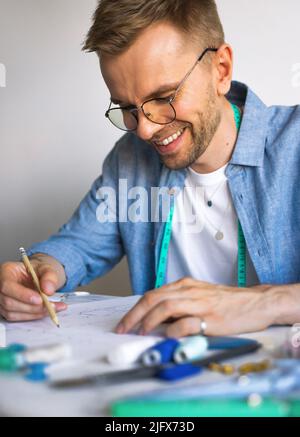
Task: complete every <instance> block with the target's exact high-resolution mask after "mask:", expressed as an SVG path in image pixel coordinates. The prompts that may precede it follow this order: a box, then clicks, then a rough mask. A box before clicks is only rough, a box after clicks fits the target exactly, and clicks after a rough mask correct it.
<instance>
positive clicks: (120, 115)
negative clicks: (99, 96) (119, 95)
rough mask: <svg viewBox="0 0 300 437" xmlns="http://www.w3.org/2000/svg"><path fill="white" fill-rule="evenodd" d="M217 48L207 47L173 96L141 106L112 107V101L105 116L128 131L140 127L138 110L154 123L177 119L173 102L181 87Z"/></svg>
mask: <svg viewBox="0 0 300 437" xmlns="http://www.w3.org/2000/svg"><path fill="white" fill-rule="evenodd" d="M217 51H218V49H216V48H207V49H205V50H204V52H203V53H201V55H200V56H199V57H198V59H197V61H196V62H195V64H194V65H193V66H192V68H191V69H190V70H189V71H188V72H187V74H186V75H185V76H184V78H183V79H182V81H181V82H180V84H179V85H178V87H177V89H176V90H175V92H174V93H173V94H172V96H169V97H161V98H154V99H150V100H147V101H146V102H144V103H143V104H142V105H141V106H139V107H137V106H134V105H128V106H123V107H122V106H118V107H117V108H112V107H111V106H112V105H113V102H112V101H111V102H110V105H109V108H108V110H107V111H106V113H105V117H106V118H108V119H109V120H110V122H111V123H112V124H113V125H114V126H115V127H117V128H118V129H121V130H123V131H126V132H132V131H135V130H136V129H137V127H138V116H137V114H138V112H139V111H142V112H143V114H144V116H145V117H146V118H147V119H148V120H150V121H152V122H153V123H156V124H160V125H165V124H170V123H172V122H173V121H174V120H175V119H176V111H175V108H174V106H173V104H172V103H173V102H174V100H175V99H176V96H177V94H178V92H179V90H180V89H181V87H182V85H183V84H184V82H185V81H186V80H187V79H188V77H189V76H190V74H191V73H192V72H193V70H194V68H195V67H196V65H197V64H198V62H200V61H201V60H202V58H203V57H204V56H205V55H206V53H207V52H217Z"/></svg>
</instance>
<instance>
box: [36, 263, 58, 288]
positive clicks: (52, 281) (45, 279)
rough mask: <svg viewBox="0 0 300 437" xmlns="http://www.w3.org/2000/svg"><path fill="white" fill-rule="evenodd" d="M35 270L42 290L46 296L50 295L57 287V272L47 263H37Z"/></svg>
mask: <svg viewBox="0 0 300 437" xmlns="http://www.w3.org/2000/svg"><path fill="white" fill-rule="evenodd" d="M36 271H37V275H38V277H39V279H40V286H41V289H42V291H43V292H44V293H45V294H47V295H48V296H52V295H53V294H54V293H55V292H56V291H57V290H58V288H59V278H58V274H57V272H56V271H55V270H53V268H52V267H49V266H48V265H47V264H38V265H37V267H36Z"/></svg>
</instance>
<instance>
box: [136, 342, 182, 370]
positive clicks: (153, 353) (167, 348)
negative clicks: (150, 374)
mask: <svg viewBox="0 0 300 437" xmlns="http://www.w3.org/2000/svg"><path fill="white" fill-rule="evenodd" d="M179 344H180V343H179V341H178V340H176V339H175V338H169V339H168V340H164V341H162V342H161V343H158V344H157V345H156V346H153V347H151V348H150V349H148V350H146V351H145V352H144V353H143V354H142V356H141V361H142V363H143V364H144V366H155V365H156V364H163V363H168V362H170V361H172V360H173V354H174V351H175V350H176V348H177V347H178V346H179Z"/></svg>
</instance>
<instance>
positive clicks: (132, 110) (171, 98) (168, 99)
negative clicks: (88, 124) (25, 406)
mask: <svg viewBox="0 0 300 437" xmlns="http://www.w3.org/2000/svg"><path fill="white" fill-rule="evenodd" d="M218 50H219V49H217V48H214V47H208V48H206V49H205V50H204V51H203V52H202V53H201V55H200V56H198V58H197V60H196V62H195V63H194V65H193V66H192V68H190V70H189V71H188V72H187V74H186V75H185V76H184V78H183V79H182V80H181V81H180V83H179V85H178V87H177V88H176V90H175V91H174V93H173V94H172V96H169V97H156V98H152V99H148V100H146V101H145V102H143V103H142V104H141V105H140V106H134V105H128V106H118V107H116V108H111V105H113V102H112V101H110V105H109V108H108V110H107V111H106V112H105V117H106V118H108V119H109V121H110V122H111V123H112V124H113V125H114V126H115V127H116V128H117V129H120V130H122V131H124V132H134V131H135V130H136V129H137V127H138V122H139V121H138V117H137V113H138V112H139V111H142V112H143V114H144V116H145V117H146V118H147V120H149V121H151V122H152V123H154V124H159V125H162V126H164V125H167V124H170V123H173V121H174V120H175V119H176V117H177V114H176V109H175V108H174V106H173V105H172V103H173V102H174V100H175V99H176V96H177V94H178V92H179V91H180V89H181V87H182V86H183V84H184V83H185V81H186V80H187V79H188V78H189V76H190V75H191V74H192V72H193V71H194V68H195V67H196V65H197V64H198V63H199V62H200V61H201V60H202V59H203V58H204V56H205V55H206V53H208V52H217V51H218ZM152 101H161V102H165V103H166V104H169V105H170V106H171V108H172V109H173V111H174V118H173V119H172V120H171V121H168V122H167V123H158V122H157V121H153V120H151V118H150V117H149V116H148V115H147V113H146V112H145V111H144V106H145V105H146V104H147V103H149V102H152ZM116 110H126V111H129V112H130V113H132V115H133V116H134V118H135V119H136V123H137V125H136V127H135V128H134V129H122V128H121V127H119V126H116V124H115V123H114V122H113V121H112V120H111V119H110V116H109V115H110V113H111V112H112V111H116Z"/></svg>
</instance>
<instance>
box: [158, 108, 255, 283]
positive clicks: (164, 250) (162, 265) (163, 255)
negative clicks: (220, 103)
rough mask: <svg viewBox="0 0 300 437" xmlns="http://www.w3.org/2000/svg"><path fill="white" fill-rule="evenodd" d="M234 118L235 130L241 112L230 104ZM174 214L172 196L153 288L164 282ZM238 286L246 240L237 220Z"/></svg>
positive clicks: (243, 278) (242, 279) (242, 280)
mask: <svg viewBox="0 0 300 437" xmlns="http://www.w3.org/2000/svg"><path fill="white" fill-rule="evenodd" d="M231 106H232V109H233V112H234V119H235V123H236V127H237V130H239V129H240V126H241V121H242V120H241V114H240V111H239V109H238V107H237V106H236V105H233V104H231ZM173 216H174V198H173V197H172V203H171V208H170V212H169V216H168V220H167V222H166V224H165V229H164V235H163V240H162V246H161V251H160V255H159V262H158V269H157V275H156V281H155V288H159V287H161V286H162V285H163V284H164V282H165V276H166V271H167V262H168V251H169V246H170V241H171V235H172V222H173ZM237 276H238V287H246V284H247V267H246V241H245V237H244V233H243V229H242V226H241V224H240V222H238V272H237Z"/></svg>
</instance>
